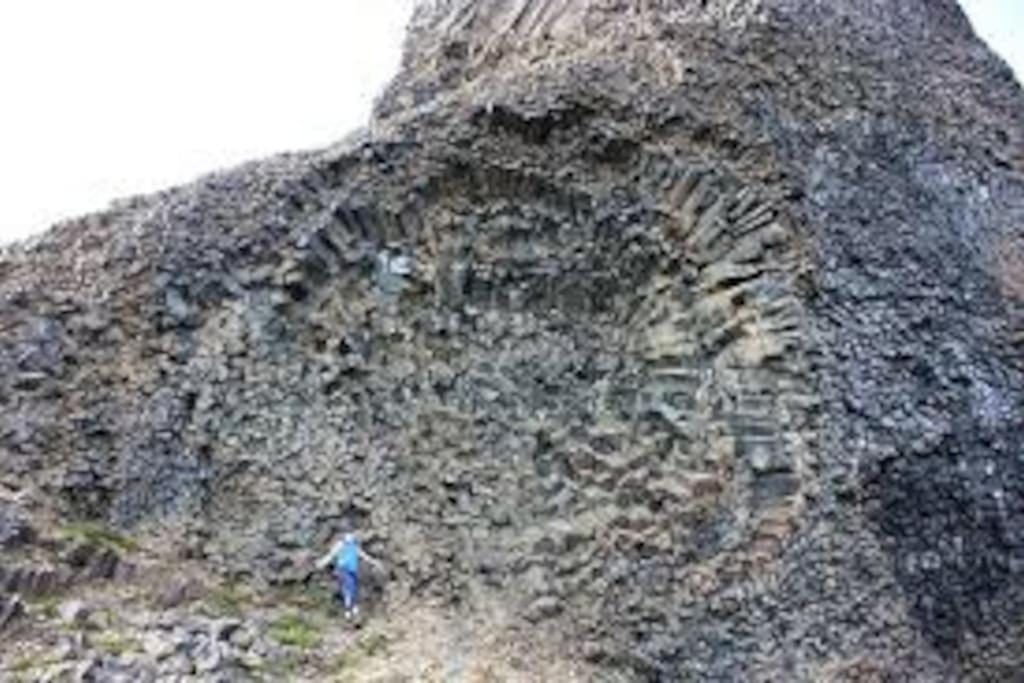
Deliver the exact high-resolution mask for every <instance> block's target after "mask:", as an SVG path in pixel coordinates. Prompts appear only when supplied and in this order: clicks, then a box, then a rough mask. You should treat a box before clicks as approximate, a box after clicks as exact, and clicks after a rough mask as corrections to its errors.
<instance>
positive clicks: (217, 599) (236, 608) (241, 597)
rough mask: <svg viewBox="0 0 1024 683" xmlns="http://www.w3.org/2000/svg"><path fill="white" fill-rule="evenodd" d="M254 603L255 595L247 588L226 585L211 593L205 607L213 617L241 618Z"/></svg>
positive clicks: (232, 584) (231, 584)
mask: <svg viewBox="0 0 1024 683" xmlns="http://www.w3.org/2000/svg"><path fill="white" fill-rule="evenodd" d="M252 603H253V595H252V593H251V592H250V591H249V590H248V589H247V588H243V587H242V586H240V585H238V584H234V583H225V584H221V585H220V586H218V587H217V588H215V589H213V590H212V591H210V593H209V594H208V595H207V596H206V600H205V605H204V606H205V607H206V608H207V610H206V611H208V612H212V614H211V616H224V617H241V616H243V615H244V613H245V611H246V608H248V607H249V606H251V605H252Z"/></svg>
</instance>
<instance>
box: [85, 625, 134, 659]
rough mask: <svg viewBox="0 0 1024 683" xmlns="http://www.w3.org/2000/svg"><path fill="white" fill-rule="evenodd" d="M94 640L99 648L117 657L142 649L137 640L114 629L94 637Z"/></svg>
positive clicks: (94, 643)
mask: <svg viewBox="0 0 1024 683" xmlns="http://www.w3.org/2000/svg"><path fill="white" fill-rule="evenodd" d="M92 642H93V645H95V646H96V647H98V648H99V649H101V650H103V651H104V652H106V653H107V654H110V655H114V656H115V657H120V656H121V655H123V654H125V653H126V652H133V651H135V650H139V649H140V647H139V642H138V641H137V640H135V639H133V638H129V637H128V636H124V635H121V634H120V633H115V632H114V631H104V632H103V633H100V634H98V635H97V636H96V637H95V638H93V639H92Z"/></svg>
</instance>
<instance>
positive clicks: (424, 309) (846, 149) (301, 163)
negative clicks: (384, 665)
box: [0, 0, 1024, 681]
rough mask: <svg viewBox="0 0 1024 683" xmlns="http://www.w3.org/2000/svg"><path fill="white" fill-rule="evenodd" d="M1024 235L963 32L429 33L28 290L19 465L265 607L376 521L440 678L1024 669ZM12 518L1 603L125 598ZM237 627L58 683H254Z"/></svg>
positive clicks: (654, 13) (85, 646)
mask: <svg viewBox="0 0 1024 683" xmlns="http://www.w3.org/2000/svg"><path fill="white" fill-rule="evenodd" d="M1022 226H1024V97H1022V94H1021V90H1020V87H1019V85H1018V84H1017V83H1016V82H1015V81H1014V79H1013V76H1012V74H1011V72H1010V71H1009V69H1008V68H1007V67H1006V65H1005V64H1002V63H1001V62H999V60H998V59H996V58H995V57H994V56H993V55H992V54H991V53H989V52H988V51H987V49H986V48H985V47H984V45H982V44H981V43H980V42H979V41H978V40H977V38H976V37H975V36H974V35H973V33H972V32H971V30H970V26H969V25H968V23H967V20H966V19H965V17H964V16H963V14H962V12H961V11H960V10H959V8H958V7H957V6H956V4H955V3H954V2H953V1H952V0H907V1H906V2H899V3H895V2H892V3H888V2H880V1H878V0H846V1H845V2H833V3H822V2H816V1H812V0H753V1H750V2H735V1H733V0H708V1H706V2H695V1H690V0H654V1H650V2H648V1H644V2H641V1H640V0H628V1H624V2H605V1H604V0H579V1H576V0H573V1H572V2H569V1H568V0H511V1H509V2H501V3H498V2H493V3H492V2H483V1H481V0H439V1H437V2H430V3H423V4H422V6H421V7H420V9H419V10H418V11H417V13H416V17H415V19H414V21H413V23H412V25H411V27H410V33H409V41H408V44H407V48H406V56H405V60H404V66H403V68H402V70H401V72H400V73H399V75H398V76H397V77H396V79H395V80H394V82H393V83H392V84H391V85H390V86H389V88H388V89H387V91H386V92H385V93H384V94H383V96H382V97H381V99H380V101H379V103H378V106H377V111H376V113H375V115H374V118H373V120H372V122H371V126H370V127H369V129H368V130H367V131H364V132H363V133H361V134H359V135H355V136H352V137H350V138H349V139H348V140H346V142H344V143H341V144H339V145H337V146H335V147H332V148H329V149H326V150H322V151H318V152H312V153H306V154H292V155H284V156H281V157H277V158H274V159H270V160H266V161H261V162H256V163H253V164H249V165H247V166H244V167H241V168H239V169H235V170H233V171H229V172H223V173H219V174H215V175H212V176H209V177H206V178H203V179H201V180H199V181H197V182H196V183H194V184H192V185H188V186H185V187H180V188H175V189H172V190H168V191H166V192H163V193H159V194H157V195H153V196H150V197H139V198H133V199H130V200H125V201H122V202H119V203H118V204H116V205H115V206H113V207H111V208H110V209H109V210H107V211H104V212H101V213H97V214H94V215H91V216H87V217H84V218H81V219H77V220H73V221H69V222H67V223H64V224H61V225H58V226H56V227H55V228H54V229H53V230H51V231H50V232H49V233H47V234H46V235H44V236H42V237H41V238H39V239H37V240H34V241H32V242H30V243H25V244H20V245H15V246H13V247H11V248H10V249H8V250H6V252H5V253H3V255H2V256H0V330H2V331H3V333H2V335H0V465H2V466H3V471H4V474H3V476H4V477H5V482H7V481H8V479H9V480H10V482H11V483H10V488H11V490H22V489H24V490H29V489H30V488H31V489H33V490H35V489H38V491H39V493H40V496H39V497H37V498H36V499H35V500H37V506H38V509H34V510H33V511H32V513H31V516H35V515H43V516H48V517H47V518H48V519H52V520H57V521H56V522H54V523H63V524H70V523H78V522H80V521H81V520H91V522H92V523H94V524H100V525H101V526H102V528H104V529H108V528H114V529H120V530H121V531H122V532H123V533H127V534H129V535H130V536H131V537H132V538H138V539H140V542H142V543H143V545H145V541H146V539H160V541H159V544H158V546H159V548H158V550H154V551H150V552H156V553H157V555H158V556H159V557H160V558H162V559H161V560H160V563H166V564H169V565H170V566H172V567H173V566H175V564H176V563H185V562H187V563H197V564H198V565H200V566H202V567H204V570H205V571H208V572H211V573H212V574H214V575H218V576H221V577H224V578H225V579H226V580H232V581H240V582H243V583H245V584H249V583H256V584H259V583H260V582H262V583H264V584H267V585H273V586H275V587H281V586H285V587H295V586H297V585H301V582H303V581H306V580H309V577H310V572H311V569H310V567H311V563H312V558H315V557H316V555H317V553H319V552H322V551H323V550H324V548H325V547H326V546H327V545H328V543H329V542H330V541H331V540H332V539H334V538H335V537H336V535H337V534H338V533H340V532H341V531H342V530H345V529H348V528H353V527H354V528H358V529H359V530H360V532H361V534H362V535H363V538H364V541H365V544H366V547H367V549H368V550H369V551H370V552H371V553H373V554H375V555H378V556H380V557H381V558H382V559H383V560H384V563H385V566H386V567H387V570H386V572H384V573H383V574H381V575H378V576H374V577H371V581H370V583H369V585H368V586H367V591H366V596H367V600H368V603H369V604H372V605H376V606H377V609H378V611H377V613H376V616H375V617H374V619H375V620H376V621H375V622H374V623H377V624H380V625H382V628H384V629H385V631H386V630H387V628H389V627H390V628H397V627H398V625H399V624H401V623H402V620H403V615H405V614H407V613H409V612H410V611H411V610H414V609H415V608H418V607H421V606H423V605H430V606H431V609H432V610H436V611H437V613H438V614H439V615H440V616H437V619H438V620H439V621H438V622H437V623H438V624H442V625H443V626H440V627H438V629H439V630H438V632H437V633H438V634H439V635H438V637H441V636H443V638H442V640H443V642H444V643H447V645H445V646H444V647H440V646H438V647H439V649H438V651H441V652H449V651H450V653H451V654H449V655H446V656H445V657H442V658H441V659H440V660H438V661H439V662H440V663H439V664H438V666H440V667H441V668H440V670H436V671H435V670H433V669H430V671H432V672H433V673H432V674H431V675H436V676H438V677H441V678H444V677H445V676H448V677H449V678H450V679H453V680H458V679H459V678H458V677H459V676H462V675H464V672H463V671H462V668H460V667H463V665H462V664H459V663H460V662H463V663H466V664H465V666H464V667H463V668H465V667H470V666H471V665H472V666H476V667H480V670H481V671H483V670H484V669H485V668H486V667H487V666H489V665H490V664H489V663H488V662H490V663H493V664H494V665H495V666H497V667H498V670H500V671H503V672H506V673H507V674H508V676H509V677H512V678H514V677H515V676H516V675H518V676H519V677H520V678H523V679H525V680H530V676H533V677H534V679H538V678H539V679H541V680H556V679H557V680H572V677H574V676H575V677H577V679H578V680H608V681H613V680H650V681H660V680H673V681H674V680H721V681H779V680H787V681H850V680H920V681H953V680H957V681H985V680H1007V679H1008V678H1010V677H1012V672H1016V671H1018V670H1020V668H1021V666H1024V649H1022V647H1021V644H1020V643H1021V641H1020V639H1019V638H1017V637H1016V634H1017V633H1018V631H1019V629H1020V628H1022V627H1024V623H1022V621H1021V619H1022V617H1021V615H1022V614H1024V573H1022V568H1024V542H1022V539H1024V536H1022V535H1021V533H1020V531H1019V530H1020V529H1024V517H1022V513H1021V512H1020V511H1021V510H1024V464H1022V461H1021V459H1020V457H1019V444H1020V443H1021V442H1022V440H1024V362H1022V357H1021V347H1020V344H1019V340H1020V338H1021V334H1022V330H1024V288H1022V287H1021V286H1020V282H1021V281H1022V280H1021V278H1020V277H1019V276H1020V272H1018V271H1019V270H1020V269H1019V268H1018V265H1019V264H1024V255H1022V251H1021V250H1022V246H1021V245H1022V244H1024V233H1022V229H1024V228H1022ZM4 486H5V487H6V486H8V484H7V483H5V484H4ZM4 490H5V489H4V488H0V493H2V492H3V491H4ZM2 500H3V498H0V501H2ZM39 501H41V502H39ZM25 519H26V520H28V522H31V520H30V519H29V518H28V517H25ZM11 520H15V517H10V516H9V515H8V513H7V512H5V508H4V507H2V506H0V543H3V548H4V552H5V553H7V552H8V548H11V549H12V550H11V552H14V553H20V554H19V555H11V556H10V557H11V558H13V559H11V560H8V559H7V557H8V556H7V555H6V554H5V556H4V561H3V565H4V569H3V571H4V574H3V577H0V578H3V580H5V581H7V582H8V583H10V584H11V585H12V586H15V588H12V589H10V590H11V591H14V592H17V593H18V594H19V595H23V596H24V595H28V594H29V593H33V594H41V595H54V594H62V595H63V594H66V592H67V591H69V590H70V591H71V592H72V593H77V592H78V590H79V588H78V586H79V585H80V584H88V585H91V586H96V585H100V584H105V583H110V582H113V583H117V582H119V581H120V582H129V583H130V582H132V581H139V580H143V577H140V576H139V572H144V571H146V570H145V568H144V567H142V568H140V566H138V565H137V564H136V563H133V562H131V561H127V563H126V562H125V561H123V560H124V558H125V557H126V556H131V555H132V551H130V550H128V549H126V548H124V547H118V545H117V543H111V542H109V541H110V539H109V538H108V539H107V541H108V542H100V543H96V542H92V543H90V544H85V545H80V546H75V545H74V544H73V543H72V544H65V546H64V547H62V548H60V549H59V551H57V555H56V557H58V558H59V560H57V561H54V564H53V565H47V564H42V563H41V560H40V558H39V557H37V556H38V555H41V554H44V553H43V551H42V550H39V549H38V548H36V549H32V548H33V547H34V546H31V543H32V541H31V540H30V536H26V535H25V532H24V528H25V527H23V526H21V527H20V526H18V524H19V522H17V521H16V520H15V521H11ZM30 526H31V525H30ZM18 529H22V530H21V531H18ZM92 536H93V537H94V539H93V540H94V541H95V539H96V538H99V539H100V540H102V538H103V534H98V533H93V534H92ZM154 557H155V556H154ZM51 559H52V558H51ZM132 566H134V569H132V568H130V567H132ZM25 572H29V575H26V574H25ZM47 572H52V573H47ZM12 576H13V577H16V578H14V579H12V578H11V577H12ZM27 576H28V578H26V577H27ZM43 577H45V578H43ZM26 586H27V587H28V588H26ZM178 588H180V589H181V590H178ZM324 590H326V588H324ZM196 599H197V598H196V597H195V594H194V593H193V594H192V595H189V591H188V590H187V589H186V588H185V587H183V586H182V585H177V586H176V585H175V584H174V583H173V582H170V581H169V582H168V584H167V585H166V586H161V587H160V590H159V591H156V592H155V593H154V595H153V597H152V600H153V601H154V602H155V604H156V605H157V607H154V609H157V610H162V611H163V612H170V613H175V610H182V609H186V608H185V607H183V606H185V605H190V604H193V602H194V601H195V600H196ZM0 604H2V603H0ZM68 609H69V610H70V607H69V608H68ZM16 611H17V610H16ZM29 613H31V610H29ZM94 613H95V611H94ZM76 614H77V612H76ZM58 617H59V615H58ZM82 618H84V619H86V621H87V622H88V621H89V619H91V618H92V617H82ZM175 618H177V617H175ZM182 618H183V619H184V617H182ZM189 618H191V617H189ZM282 618H283V617H282ZM25 619H26V617H25V615H24V614H21V615H20V616H15V617H12V618H11V620H10V621H11V623H13V624H18V623H21V622H24V621H25ZM76 621H77V620H76ZM241 621H242V624H241V625H240V626H239V627H238V628H237V629H235V630H234V633H233V634H232V635H231V636H227V637H226V639H225V638H220V637H213V636H210V635H209V634H210V633H211V629H212V628H214V627H213V626H212V624H211V623H207V622H203V623H202V624H201V627H200V628H197V629H194V630H193V629H192V627H191V626H190V625H189V624H193V622H190V621H187V620H186V621H181V622H177V621H175V622H174V623H173V624H171V625H170V626H169V627H168V628H164V627H159V626H155V625H151V624H149V625H144V624H140V625H138V626H137V627H132V628H134V629H135V630H131V628H129V630H127V631H124V632H125V633H128V634H129V636H130V640H131V643H132V645H131V647H128V646H125V647H123V648H114V649H123V650H124V652H118V653H114V652H110V651H107V652H102V651H101V650H102V647H101V645H102V640H99V641H98V640H97V637H99V636H97V633H98V634H102V633H104V631H103V628H105V627H103V626H100V627H97V630H96V633H93V630H91V629H90V628H86V629H84V635H83V636H82V637H81V638H80V639H77V640H75V639H72V640H73V642H71V641H68V642H69V643H71V644H69V645H67V647H72V648H73V651H74V653H75V654H74V656H71V657H70V658H69V659H67V660H66V661H63V662H61V663H57V664H55V666H57V667H58V668H59V667H61V666H63V667H65V669H66V670H63V669H62V670H61V672H60V673H59V675H61V676H72V677H74V676H78V677H80V678H81V677H90V676H91V677H93V678H99V679H116V678H117V677H119V676H120V677H125V678H126V680H129V679H130V680H135V679H132V678H131V677H132V676H136V677H141V678H139V680H143V679H144V677H146V676H150V677H152V676H156V677H158V678H159V677H161V676H163V677H173V676H186V677H187V676H192V677H195V678H199V679H216V677H217V676H226V677H228V678H227V679H225V680H240V679H244V676H246V675H253V676H256V674H254V673H253V670H254V669H253V667H252V666H249V664H246V661H248V660H246V657H247V656H248V655H251V654H253V653H255V655H256V656H257V657H262V658H263V660H264V662H265V661H266V660H267V658H271V656H272V655H273V652H272V649H271V650H267V651H266V652H264V651H263V650H262V649H261V648H262V647H264V646H262V645H260V644H259V643H261V642H264V639H265V636H263V635H260V633H261V631H260V630H259V629H258V628H255V627H252V628H250V627H251V626H252V624H251V623H250V621H251V620H249V619H247V618H245V617H242V618H241ZM460 624H471V625H472V628H469V627H463V626H459V625H460ZM25 627H26V628H27V626H25ZM10 628H11V626H8V629H10ZM232 628H233V627H232ZM330 628H331V629H333V628H334V626H333V625H332V626H331V627H330ZM226 630H232V629H231V628H228V629H226ZM285 630H287V629H285ZM298 631H299V632H301V631H302V629H299V630H298ZM223 632H224V630H223V629H222V631H221V633H223ZM345 632H346V631H345V630H344V627H343V626H341V627H340V628H339V633H345ZM90 634H91V635H90ZM236 634H244V635H238V636H237V637H240V638H243V640H245V641H247V642H249V643H250V644H249V645H245V646H243V645H240V644H237V643H236V642H235V640H234V638H235V637H236ZM496 634H500V638H499V635H496ZM293 635H295V634H293ZM491 636H493V637H494V638H498V640H500V641H501V642H502V643H503V644H504V646H507V647H508V648H511V649H512V650H514V649H515V647H514V646H513V644H514V643H518V647H521V648H527V649H528V650H532V651H533V652H534V653H535V656H534V657H533V658H532V660H531V661H535V662H542V663H543V665H544V666H548V667H551V668H550V669H545V670H543V671H541V670H537V669H530V668H529V667H528V666H527V667H524V666H523V665H522V664H517V663H515V662H517V661H518V659H516V657H518V655H515V656H513V655H512V654H509V655H508V658H507V659H505V660H502V661H501V662H494V661H491V660H489V659H488V657H487V656H486V653H487V651H488V650H489V649H492V648H490V644H491V641H490V640H488V638H490V637H491ZM76 638H77V636H76ZM29 642H30V641H29ZM111 642H112V641H111ZM60 643H63V641H60ZM108 644H109V643H108ZM136 645H137V647H136ZM61 647H64V645H61ZM266 647H268V648H269V647H270V646H269V645H267V646H266ZM446 648H449V649H446ZM65 649H66V648H65ZM109 649H110V648H108V650H109ZM493 649H494V651H496V652H497V651H501V652H505V650H503V649H501V648H493ZM129 652H130V653H129ZM540 652H543V653H545V656H544V657H537V656H536V653H540ZM549 652H550V656H547V654H548V653H549ZM421 655H422V656H421ZM324 656H327V655H324ZM431 656H433V655H431ZM431 656H427V655H425V654H423V653H420V654H417V655H413V654H410V655H409V661H411V662H413V661H414V662H421V663H422V662H431V661H433V660H431ZM314 659H315V660H316V662H319V663H308V662H307V663H303V664H302V665H301V666H302V667H306V668H301V667H300V670H301V671H302V672H303V675H306V676H312V675H321V674H323V672H324V671H326V669H325V668H323V667H324V666H326V665H324V664H323V661H324V659H323V657H320V656H319V655H318V657H316V658H314ZM388 661H389V662H391V664H392V665H393V666H398V665H397V664H395V661H394V660H391V659H389V660H388ZM214 664H216V665H214ZM254 666H255V665H254ZM410 666H412V665H410ZM424 666H425V667H427V668H428V669H429V667H430V666H432V664H424ZM82 667H85V668H84V669H83V668H82ZM161 667H165V668H161ZM318 667H319V668H318ZM560 667H562V668H560ZM572 667H580V668H578V669H574V668H572ZM256 668H257V669H258V668H259V667H258V666H256ZM33 670H34V669H33ZM396 670H397V669H396ZM246 671H248V672H249V673H248V674H247V673H245V672H246ZM402 671H406V670H402ZM409 671H412V670H411V669H410V670H409ZM569 671H571V673H566V672H569ZM453 672H454V673H453ZM460 672H461V673H460ZM509 672H512V673H509ZM516 672H518V673H516ZM378 673H380V675H381V676H386V675H387V672H386V671H383V670H382V671H379V672H378ZM406 673H408V671H406ZM421 674H422V671H420V669H415V671H412V673H408V675H409V676H410V677H412V678H413V679H414V680H416V679H415V676H417V675H421ZM47 675H49V674H47ZM54 675H57V674H54ZM374 675H376V674H374ZM422 675H426V674H422ZM232 677H234V678H232ZM427 678H429V676H427ZM385 680H386V679H385Z"/></svg>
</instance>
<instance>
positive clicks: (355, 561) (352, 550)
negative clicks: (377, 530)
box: [334, 540, 359, 574]
mask: <svg viewBox="0 0 1024 683" xmlns="http://www.w3.org/2000/svg"><path fill="white" fill-rule="evenodd" d="M334 569H335V571H338V572H350V573H352V574H358V573H359V541H358V540H352V541H345V544H344V545H342V546H341V550H339V551H338V554H337V555H335V557H334Z"/></svg>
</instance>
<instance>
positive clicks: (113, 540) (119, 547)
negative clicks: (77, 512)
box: [62, 522, 139, 553]
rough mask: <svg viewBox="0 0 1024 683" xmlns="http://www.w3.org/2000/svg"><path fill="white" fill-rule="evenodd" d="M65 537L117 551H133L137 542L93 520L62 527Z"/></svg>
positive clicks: (136, 547)
mask: <svg viewBox="0 0 1024 683" xmlns="http://www.w3.org/2000/svg"><path fill="white" fill-rule="evenodd" d="M62 535H63V536H64V537H65V538H68V539H72V540H77V541H85V542H88V543H91V544H93V545H97V546H100V547H101V548H110V549H111V550H114V551H117V552H119V553H135V552H138V550H139V544H138V543H136V542H135V541H134V540H132V539H131V538H129V537H127V536H125V535H124V534H122V533H121V532H119V531H115V530H113V529H109V528H107V527H105V526H101V525H99V524H96V523H94V522H79V523H75V524H69V525H67V526H65V527H64V529H63V532H62Z"/></svg>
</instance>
